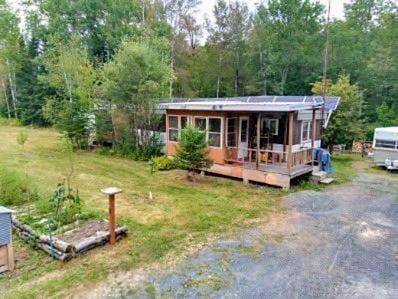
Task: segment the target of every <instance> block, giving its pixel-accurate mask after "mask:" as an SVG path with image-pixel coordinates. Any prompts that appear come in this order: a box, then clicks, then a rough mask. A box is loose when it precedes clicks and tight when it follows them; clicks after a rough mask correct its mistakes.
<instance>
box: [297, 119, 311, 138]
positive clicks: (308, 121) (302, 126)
mask: <svg viewBox="0 0 398 299" xmlns="http://www.w3.org/2000/svg"><path fill="white" fill-rule="evenodd" d="M304 123H308V124H309V128H308V131H307V133H308V138H307V139H305V140H303V132H304ZM311 125H312V121H310V120H303V121H302V122H301V134H300V141H301V143H305V142H308V141H311Z"/></svg>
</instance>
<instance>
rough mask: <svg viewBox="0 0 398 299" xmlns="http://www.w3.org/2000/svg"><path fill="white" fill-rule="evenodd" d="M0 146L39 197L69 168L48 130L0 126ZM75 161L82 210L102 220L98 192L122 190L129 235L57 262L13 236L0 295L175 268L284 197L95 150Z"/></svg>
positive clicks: (122, 219) (59, 290) (64, 289)
mask: <svg viewBox="0 0 398 299" xmlns="http://www.w3.org/2000/svg"><path fill="white" fill-rule="evenodd" d="M21 130H24V131H26V132H27V133H28V135H29V139H28V141H27V143H26V145H25V155H24V156H23V154H22V150H21V148H20V147H19V146H18V144H17V142H16V136H17V133H18V132H19V131H21ZM0 140H1V142H0V164H1V165H4V166H6V167H12V168H14V169H18V170H20V171H21V172H24V171H25V170H26V171H27V173H28V175H29V176H30V177H31V178H32V180H33V181H34V183H35V184H36V186H37V188H38V190H39V192H40V193H41V196H42V197H46V198H49V197H50V194H51V193H52V192H53V190H54V189H55V187H56V185H57V183H59V182H61V181H62V179H63V177H64V175H65V173H66V171H67V169H68V158H67V157H65V155H64V154H63V153H62V152H61V150H60V148H61V140H60V136H59V134H57V133H56V132H55V131H54V130H51V129H31V128H20V127H11V126H0ZM26 160H27V161H28V162H27V163H26V162H25V161H26ZM74 160H75V171H74V177H73V180H72V183H73V184H72V187H73V188H78V189H79V194H80V196H81V198H82V199H83V211H85V212H90V213H94V214H96V215H98V217H99V218H101V217H107V208H108V201H107V198H106V197H105V196H104V195H103V194H101V192H100V189H101V188H104V187H109V186H117V187H119V188H122V189H123V190H124V192H123V193H122V194H120V195H118V196H117V203H116V211H117V221H118V223H119V224H122V225H127V226H128V228H129V235H128V237H127V238H126V239H124V240H122V241H121V242H119V243H118V244H117V245H116V246H114V247H111V246H108V245H107V246H105V247H102V248H98V249H96V250H93V251H91V252H90V253H88V254H85V255H82V256H80V257H78V258H76V259H74V260H72V261H70V262H67V263H62V262H57V261H52V260H51V258H50V257H49V256H47V255H46V254H44V253H42V252H41V251H40V250H34V249H32V248H31V247H30V246H29V245H27V244H26V243H24V242H22V241H20V240H19V239H18V238H17V237H16V236H14V249H15V251H16V258H17V262H16V270H15V271H14V272H12V273H7V274H2V275H0V293H1V294H2V297H4V296H5V297H10V298H15V297H23V296H29V297H30V298H32V297H49V296H51V297H64V296H66V295H72V293H71V290H72V289H73V290H76V291H77V290H84V289H86V288H87V287H91V286H92V285H93V284H95V283H97V282H99V281H101V280H103V279H105V278H106V277H107V275H108V274H110V273H115V272H118V271H125V270H132V269H138V268H140V267H146V266H150V267H156V266H157V264H159V263H160V261H161V262H162V264H169V263H174V262H175V261H176V260H177V258H179V257H181V256H182V255H184V254H186V253H188V252H191V251H194V250H196V249H195V248H198V247H200V246H201V244H205V243H207V242H208V241H209V240H211V239H214V238H215V237H216V236H220V235H225V234H226V233H234V232H235V231H238V230H240V229H241V228H243V227H247V226H248V225H249V224H250V222H252V221H254V220H255V219H260V218H263V217H266V216H267V215H269V214H271V213H274V212H277V211H279V210H280V209H281V208H280V198H281V196H282V195H283V194H284V192H282V191H281V190H279V189H276V188H268V187H267V188H264V187H256V186H245V185H242V183H241V182H238V181H231V180H227V179H222V178H214V177H204V178H201V179H200V180H198V182H197V183H195V184H192V183H190V182H188V181H187V180H186V179H185V172H183V171H178V170H173V171H168V172H158V173H155V174H150V168H149V166H148V163H147V162H136V161H131V160H127V159H121V158H117V157H113V156H104V155H101V154H100V153H98V152H78V153H76V154H75V155H74ZM149 192H152V193H153V200H150V199H149Z"/></svg>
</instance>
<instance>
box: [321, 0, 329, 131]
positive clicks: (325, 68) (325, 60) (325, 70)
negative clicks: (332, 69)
mask: <svg viewBox="0 0 398 299" xmlns="http://www.w3.org/2000/svg"><path fill="white" fill-rule="evenodd" d="M330 2H331V1H330V0H329V3H328V12H327V19H326V26H325V34H326V41H325V49H324V52H323V76H322V97H323V105H322V123H323V122H324V120H325V99H326V93H327V88H328V80H327V75H328V62H329V22H330ZM323 128H324V123H323V124H322V126H321V131H323ZM322 133H323V132H322Z"/></svg>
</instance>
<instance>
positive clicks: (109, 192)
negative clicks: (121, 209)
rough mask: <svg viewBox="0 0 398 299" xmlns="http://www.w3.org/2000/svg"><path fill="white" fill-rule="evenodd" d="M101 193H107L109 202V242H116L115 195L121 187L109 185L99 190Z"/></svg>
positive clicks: (119, 191)
mask: <svg viewBox="0 0 398 299" xmlns="http://www.w3.org/2000/svg"><path fill="white" fill-rule="evenodd" d="M101 192H102V193H104V194H106V195H108V204H109V243H110V244H111V245H114V244H115V243H116V233H115V229H116V207H115V195H116V194H118V193H121V192H122V189H119V188H115V187H110V188H106V189H102V190H101Z"/></svg>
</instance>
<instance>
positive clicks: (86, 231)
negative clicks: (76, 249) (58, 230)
mask: <svg viewBox="0 0 398 299" xmlns="http://www.w3.org/2000/svg"><path fill="white" fill-rule="evenodd" d="M108 230H109V224H108V222H105V221H99V220H96V219H90V220H87V221H86V222H84V223H83V224H82V225H81V226H80V227H79V228H78V229H74V230H71V231H68V232H66V233H64V234H63V235H60V236H58V238H59V239H61V240H62V241H65V242H67V243H70V244H76V243H79V241H81V240H83V239H85V238H88V237H91V236H93V235H95V234H96V233H97V232H107V231H108Z"/></svg>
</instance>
